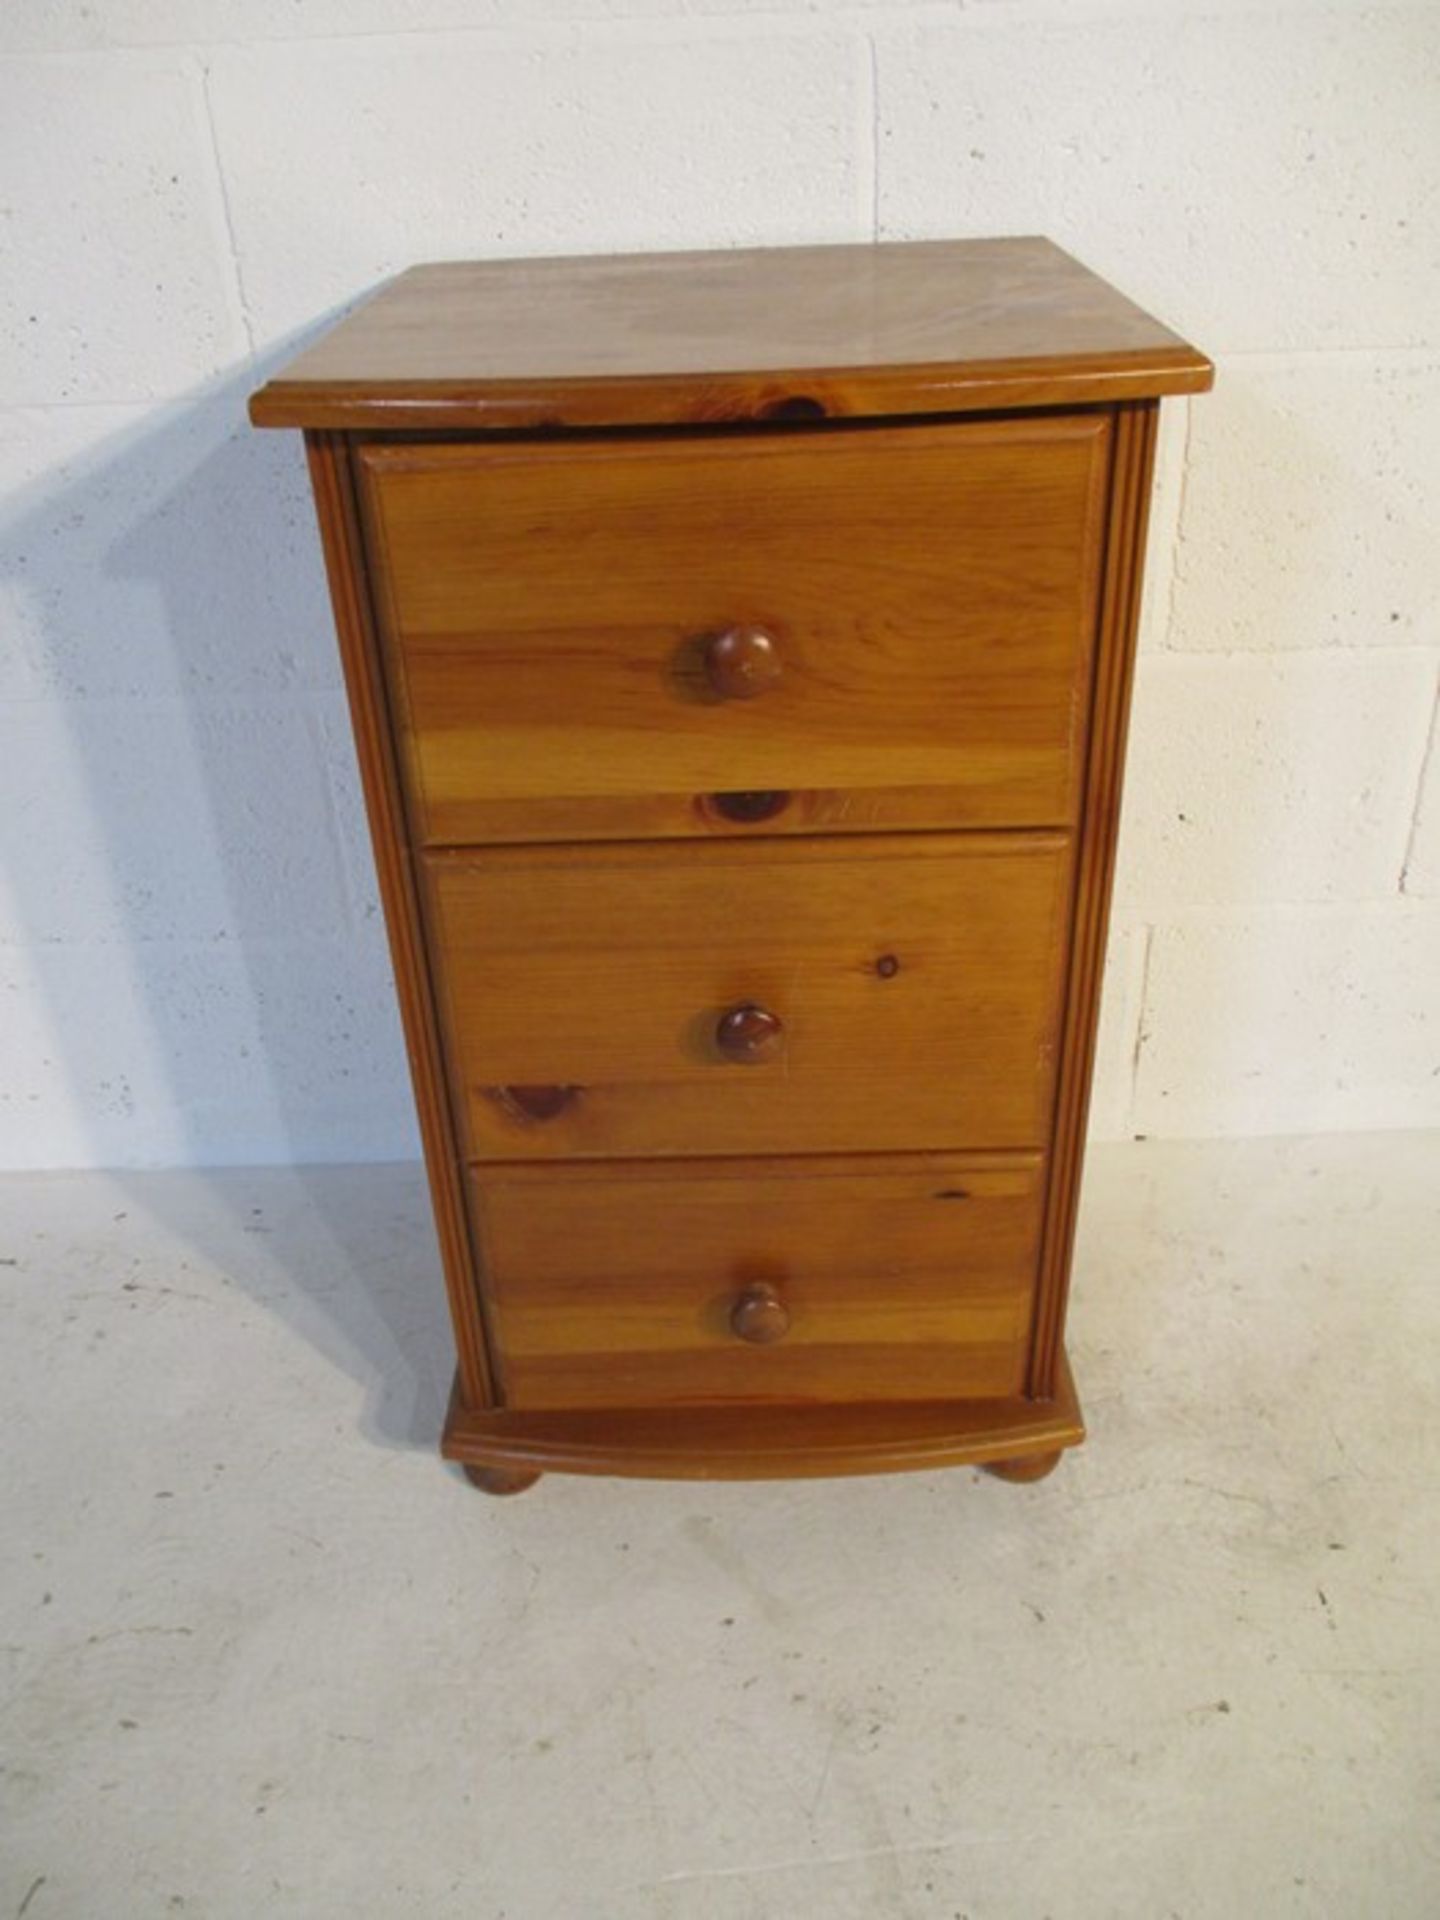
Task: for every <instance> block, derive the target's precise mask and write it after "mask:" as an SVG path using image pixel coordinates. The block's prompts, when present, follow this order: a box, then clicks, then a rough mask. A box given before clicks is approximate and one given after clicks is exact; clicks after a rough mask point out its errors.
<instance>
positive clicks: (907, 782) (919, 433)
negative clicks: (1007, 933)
mask: <svg viewBox="0 0 1440 1920" xmlns="http://www.w3.org/2000/svg"><path fill="white" fill-rule="evenodd" d="M1108 445H1109V418H1108V416H1107V415H1104V414H1052V415H1038V416H1029V417H1027V418H1024V419H1017V420H982V421H969V422H949V423H946V424H943V425H938V426H916V427H898V428H883V429H859V428H855V429H848V430H846V429H826V430H819V431H799V432H774V433H745V434H728V433H727V434H725V435H723V436H722V435H715V436H711V437H696V436H689V437H673V438H665V439H662V438H649V439H613V440H589V441H583V440H571V441H550V442H531V443H520V444H517V443H514V442H510V443H499V442H491V443H479V442H475V443H461V444H455V443H450V444H445V443H434V442H431V443H426V442H423V441H417V442H409V443H372V444H368V445H362V446H361V447H360V448H359V450H358V453H357V459H358V463H359V469H360V478H361V493H362V499H363V503H364V512H365V520H366V533H367V543H368V548H369V557H370V565H371V571H372V577H373V580H374V584H375V591H376V601H377V606H378V610H379V618H380V624H381V628H382V635H383V639H384V642H385V652H386V657H387V663H388V671H389V673H390V676H391V684H392V688H393V690H394V696H395V699H396V704H397V710H398V716H399V725H400V731H401V735H402V744H403V753H404V758H405V763H406V768H407V777H408V780H409V782H410V787H411V793H412V800H413V806H414V816H415V820H416V827H417V832H418V834H419V837H420V838H421V839H422V840H423V841H425V842H427V843H430V844H444V843H451V844H464V843H466V842H472V841H486V840H539V839H572V838H587V837H608V836H619V837H631V836H639V837H644V836H650V835H681V834H694V833H703V834H714V833H717V832H719V833H755V832H757V831H759V832H764V831H777V830H778V831H804V830H811V831H813V830H815V829H817V828H823V829H827V830H836V829H840V830H865V829H881V828H885V827H894V826H987V827H994V826H1049V825H1060V824H1064V823H1066V822H1068V821H1070V820H1071V819H1072V818H1073V816H1074V811H1075V799H1076V791H1077V778H1078V769H1077V749H1078V744H1079V740H1080V738H1081V735H1082V733H1083V715H1084V706H1085V700H1084V693H1085V689H1086V686H1087V684H1088V673H1089V663H1090V652H1091V643H1092V635H1093V628H1094V606H1095V596H1096V582H1097V579H1098V574H1099V552H1100V540H1101V531H1102V524H1103V517H1104V515H1103V506H1104V494H1105V477H1106V469H1107V459H1106V456H1107V452H1108Z"/></svg>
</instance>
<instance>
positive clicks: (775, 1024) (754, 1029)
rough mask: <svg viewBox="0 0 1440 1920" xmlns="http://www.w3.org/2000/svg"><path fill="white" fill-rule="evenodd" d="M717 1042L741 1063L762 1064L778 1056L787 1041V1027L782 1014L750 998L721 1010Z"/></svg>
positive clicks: (747, 1064)
mask: <svg viewBox="0 0 1440 1920" xmlns="http://www.w3.org/2000/svg"><path fill="white" fill-rule="evenodd" d="M715 1044H716V1046H717V1047H719V1049H720V1051H721V1053H723V1054H724V1056H725V1058H726V1059H727V1060H733V1061H734V1062H735V1064H736V1066H737V1067H756V1066H761V1065H763V1063H764V1062H765V1061H767V1060H774V1059H775V1058H776V1057H777V1056H778V1054H779V1052H780V1049H781V1048H782V1047H783V1046H784V1044H785V1028H784V1026H783V1025H782V1024H781V1021H780V1016H779V1015H778V1014H775V1013H771V1012H770V1010H769V1008H768V1007H757V1006H756V1005H755V1004H754V1003H753V1002H752V1001H747V1002H746V1003H745V1005H744V1006H740V1007H731V1009H730V1011H729V1012H728V1013H722V1014H721V1016H720V1021H719V1024H718V1025H717V1027H716V1028H715Z"/></svg>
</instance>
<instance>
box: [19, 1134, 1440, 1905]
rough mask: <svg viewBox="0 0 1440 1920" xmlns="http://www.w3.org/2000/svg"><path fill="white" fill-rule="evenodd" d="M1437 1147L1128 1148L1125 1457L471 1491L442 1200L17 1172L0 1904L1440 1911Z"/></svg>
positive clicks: (1123, 1163)
mask: <svg viewBox="0 0 1440 1920" xmlns="http://www.w3.org/2000/svg"><path fill="white" fill-rule="evenodd" d="M1437 1226H1440V1138H1437V1137H1436V1136H1429V1137H1417V1136H1403V1135H1385V1136H1370V1137H1367V1138H1360V1139H1338V1138H1329V1139H1323V1140H1318V1141H1304V1140H1290V1141H1265V1142H1254V1143H1249V1144H1216V1145H1174V1144H1168V1145H1158V1144H1151V1145H1135V1146H1127V1147H1115V1148H1106V1149H1103V1150H1098V1151H1096V1152H1095V1153H1093V1154H1092V1158H1091V1169H1090V1179H1089V1184H1088V1187H1087V1192H1086V1201H1085V1209H1084V1218H1083V1228H1082V1243H1081V1247H1080V1252H1079V1259H1078V1271H1077V1282H1076V1292H1075V1299H1074V1303H1073V1310H1072V1322H1071V1331H1072V1338H1071V1350H1072V1354H1073V1357H1074V1359H1075V1363H1076V1370H1077V1373H1078V1376H1079V1380H1080V1385H1081V1391H1082V1394H1083V1395H1084V1397H1085V1401H1086V1407H1087V1412H1088V1415H1089V1418H1090V1424H1091V1440H1090V1443H1089V1445H1088V1446H1087V1447H1086V1448H1085V1449H1083V1450H1082V1451H1081V1452H1080V1453H1079V1454H1076V1455H1074V1456H1072V1457H1071V1458H1070V1459H1069V1460H1068V1461H1067V1462H1066V1464H1065V1465H1063V1466H1062V1468H1061V1469H1060V1471H1059V1472H1058V1473H1057V1474H1056V1475H1055V1476H1054V1477H1053V1478H1052V1479H1050V1480H1048V1481H1045V1482H1043V1483H1041V1484H1040V1485H1038V1486H1034V1487H1012V1486H1005V1485H1002V1484H1000V1483H999V1482H996V1481H992V1480H988V1479H982V1478H981V1477H979V1476H977V1475H976V1474H974V1473H973V1472H971V1471H969V1470H961V1471H953V1472H950V1473H936V1474H927V1475H922V1476H905V1477H899V1478H895V1479H873V1480H835V1481H811V1482H799V1483H791V1484H763V1485H756V1486H737V1485H714V1486H707V1485H687V1484H663V1483H655V1482H625V1481H618V1480H580V1479H574V1480H569V1479H559V1478H551V1479H547V1480H544V1481H542V1482H541V1483H540V1485H539V1486H538V1487H537V1488H536V1489H535V1490H534V1491H533V1492H531V1493H528V1494H526V1495H524V1496H523V1497H522V1498H520V1499H518V1500H512V1501H496V1500H490V1499H487V1498H485V1497H484V1496H483V1495H481V1494H478V1493H475V1492H473V1491H472V1490H471V1489H470V1488H469V1486H468V1485H467V1484H466V1483H465V1482H464V1481H463V1480H462V1479H461V1478H460V1477H459V1476H458V1475H457V1474H456V1473H455V1471H454V1470H453V1469H451V1468H447V1467H444V1466H442V1465H441V1464H440V1463H439V1462H438V1460H437V1459H436V1458H435V1457H434V1455H433V1453H432V1450H431V1448H432V1441H433V1438H434V1434H435V1432H436V1429H437V1426H438V1422H439V1419H440V1415H441V1411H442V1407H443V1403H444V1398H445V1394H446V1391H447V1386H448V1377H449V1365H450V1362H449V1348H448V1335H447V1330H446V1326H445V1322H444V1316H443V1309H442V1305H441V1296H440V1287H439V1283H438V1279H437V1277H436V1273H435V1266H434V1255H433V1251H432V1245H431V1241H430V1237H429V1233H428V1229H427V1226H426V1213H425V1201H424V1194H423V1188H422V1183H421V1180H420V1177H419V1175H418V1172H417V1170H416V1169H414V1168H412V1167H382V1168H373V1167H371V1168H363V1169H351V1168H341V1169H327V1170H320V1169H311V1170H284V1171H261V1172H255V1171H243V1172H230V1173H205V1174H193V1173H192V1174H182V1173H167V1174H146V1175H124V1176H118V1175H117V1176H101V1175H46V1176H33V1177H32V1176H24V1177H10V1178H8V1179H7V1180H5V1181H4V1182H3V1183H0V1311H3V1322H0V1324H3V1343H0V1409H3V1421H4V1450H3V1466H0V1473H3V1486H4V1523H3V1576H0V1641H3V1661H0V1675H3V1687H4V1693H3V1712H0V1758H3V1766H4V1776H3V1782H0V1786H3V1802H0V1831H3V1838H0V1853H3V1861H0V1920H11V1917H12V1916H16V1917H17V1920H18V1916H20V1915H22V1914H24V1915H27V1916H28V1920H55V1916H64V1920H77V1917H78V1920H91V1917H92V1916H104V1917H105V1920H115V1917H116V1916H131V1915H143V1916H148V1915H163V1916H172V1915H183V1916H186V1920H196V1917H197V1916H207V1917H209V1916H214V1917H215V1920H220V1917H221V1916H223V1917H224V1920H230V1917H231V1916H234V1920H242V1917H243V1920H254V1916H256V1915H266V1916H271V1915H274V1916H290V1915H297V1916H300V1915H303V1916H306V1920H311V1917H312V1916H322V1917H328V1916H331V1915H337V1916H338V1915H345V1916H358V1917H359V1920H364V1917H365V1916H386V1917H388V1916H392V1915H394V1916H401V1915H406V1916H409V1915H424V1916H427V1920H429V1917H430V1916H439V1917H441V1920H448V1916H457V1920H458V1916H465V1920H592V1917H593V1920H641V1917H643V1920H671V1917H672V1916H673V1917H677V1920H742V1917H744V1920H749V1917H751V1916H779V1917H783V1920H791V1917H792V1916H793V1917H795V1920H801V1917H808V1916H817V1917H819V1916H823V1917H824V1920H851V1916H854V1920H862V1917H863V1920H877V1917H884V1920H888V1917H889V1916H912V1915H913V1916H917V1917H923V1920H955V1916H965V1920H1043V1917H1044V1916H1048V1917H1049V1920H1091V1916H1100V1915H1115V1916H1124V1917H1125V1920H1130V1916H1145V1917H1146V1920H1148V1917H1149V1916H1156V1917H1157V1920H1164V1917H1165V1916H1172V1915H1174V1916H1183V1920H1202V1917H1206V1916H1212V1915H1213V1916H1222V1917H1223V1920H1250V1916H1264V1917H1265V1920H1273V1917H1275V1916H1286V1915H1326V1916H1331V1915H1343V1916H1346V1917H1347V1920H1350V1917H1351V1916H1364V1917H1365V1920H1381V1917H1384V1920H1394V1917H1395V1916H1411V1915H1415V1916H1419V1915H1425V1916H1431V1915H1434V1914H1436V1913H1437V1912H1440V1806H1437V1793H1440V1740H1437V1716H1436V1708H1437V1701H1440V1671H1437V1670H1440V1618H1437V1616H1440V1599H1437V1593H1440V1499H1437V1494H1440V1408H1437V1391H1436V1380H1437V1360H1440V1344H1437V1335H1440V1287H1437V1274H1436V1249H1437V1240H1440V1235H1437Z"/></svg>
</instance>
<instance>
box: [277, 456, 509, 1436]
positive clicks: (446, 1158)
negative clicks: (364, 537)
mask: <svg viewBox="0 0 1440 1920" xmlns="http://www.w3.org/2000/svg"><path fill="white" fill-rule="evenodd" d="M306 454H307V458H308V460H309V465H310V483H311V488H312V490H313V492H314V496H315V509H316V514H317V516H318V519H319V523H320V537H321V543H322V545H323V547H324V552H325V568H326V573H327V576H328V579H329V584H330V598H331V605H332V608H333V611H334V615H335V628H336V632H337V634H338V636H339V641H340V658H341V662H342V665H343V667H344V672H345V687H346V692H347V695H348V697H349V702H350V720H351V726H352V727H353V729H354V734H355V744H356V748H357V751H358V754H359V759H360V779H361V785H362V787H363V790H364V794H365V808H366V813H367V815H368V817H369V822H370V836H371V842H372V845H373V847H374V851H375V867H376V874H377V877H378V880H379V884H380V897H381V900H382V902H383V904H384V909H385V925H386V928H387V930H388V932H389V936H390V958H391V963H392V965H393V966H394V969H395V985H396V990H397V993H398V995H399V1001H400V1015H401V1024H402V1026H403V1028H404V1032H405V1046H406V1051H407V1053H408V1055H409V1060H410V1075H411V1080H412V1083H413V1085H414V1088H415V1104H416V1109H417V1112H418V1115H419V1121H420V1134H421V1139H422V1141H423V1143H424V1148H425V1165H426V1170H427V1172H428V1174H429V1177H430V1198H431V1203H432V1205H433V1207H434V1211H435V1224H436V1229H437V1232H438V1234H439V1239H440V1258H441V1264H442V1266H443V1268H444V1272H445V1284H446V1290H447V1292H448V1294H449V1299H450V1314H451V1319H452V1321H453V1323H454V1327H455V1343H456V1349H457V1354H458V1360H459V1374H458V1379H459V1383H460V1390H461V1393H462V1394H463V1397H464V1402H465V1404H466V1405H467V1406H471V1407H483V1406H489V1405H490V1404H491V1402H492V1400H493V1397H494V1396H493V1392H492V1387H491V1377H490V1365H489V1358H488V1353H487V1348H486V1341H485V1331H484V1327H483V1325H482V1323H481V1317H480V1305H479V1291H478V1288H477V1286H476V1282H475V1265H474V1257H473V1252H472V1248H471V1244H470V1228H469V1218H468V1214H467V1210H466V1205H465V1196H464V1192H463V1188H462V1184H461V1172H460V1166H459V1155H458V1153H457V1151H456V1143H455V1132H454V1125H453V1121H452V1119H451V1115H450V1110H449V1104H448V1096H447V1093H446V1080H445V1068H444V1063H443V1057H442V1054H441V1047H440V1035H439V1028H438V1025H437V1022H436V1018H435V1003H434V996H433V994H432V992H431V986H430V972H429V961H428V957H427V954H426V950H425V939H424V934H423V931H422V928H421V922H420V906H419V901H418V899H417V897H416V893H415V883H414V877H413V874H412V872H411V868H410V863H409V859H408V857H407V853H406V845H407V837H408V836H407V833H406V826H405V817H404V808H403V802H402V798H401V793H400V781H399V774H398V770H397V767H396V763H395V743H394V731H393V727H392V724H391V719H390V714H389V711H388V708H387V704H386V695H385V686H384V680H383V676H382V673H381V670H380V662H379V659H378V657H377V653H376V649H375V639H374V632H373V629H372V627H371V623H370V610H369V602H368V599H367V597H366V593H365V574H364V566H363V562H362V560H361V554H360V541H359V531H358V526H357V521H356V512H355V500H354V490H353V485H352V479H351V474H350V469H349V463H348V450H347V448H346V445H345V442H344V441H343V440H342V439H337V438H336V437H335V436H334V435H331V434H307V435H306Z"/></svg>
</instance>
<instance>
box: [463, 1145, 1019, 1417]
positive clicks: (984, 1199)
mask: <svg viewBox="0 0 1440 1920" xmlns="http://www.w3.org/2000/svg"><path fill="white" fill-rule="evenodd" d="M1039 1164H1040V1163H1039V1158H1038V1156H1036V1155H1031V1156H1028V1157H1025V1156H1017V1157H1015V1158H1012V1159H1009V1160H1005V1159H1001V1158H997V1157H993V1156H992V1157H990V1158H987V1159H978V1158H970V1157H961V1156H953V1157H927V1158H924V1159H920V1160H906V1161H894V1160H890V1159H874V1158H866V1159H849V1160H826V1161H813V1160H802V1161H794V1160H777V1159H768V1160H755V1161H751V1160H731V1161H700V1162H696V1163H694V1164H691V1165H688V1166H686V1167H685V1168H684V1169H683V1170H682V1169H680V1168H678V1167H675V1166H668V1167H663V1168H662V1167H656V1166H633V1167H615V1166H599V1167H566V1168H564V1169H559V1168H537V1167H516V1168H511V1169H506V1170H501V1169H499V1168H493V1167H492V1168H488V1169H486V1170H485V1171H484V1174H483V1177H477V1180H476V1197H477V1209H478V1217H479V1219H480V1222H481V1237H482V1244H483V1246H484V1257H485V1271H486V1285H487V1289H488V1295H489V1305H490V1315H491V1319H492V1322H493V1325H494V1329H495V1337H496V1343H497V1357H498V1360H499V1365H500V1369H501V1373H502V1378H503V1386H504V1400H505V1404H506V1406H508V1407H511V1408H514V1409H517V1410H518V1409H521V1408H535V1407H545V1408H559V1407H586V1406H612V1407H613V1406H632V1407H640V1406H653V1405H657V1404H664V1403H669V1402H687V1401H688V1402H694V1401H706V1400H709V1401H730V1402H735V1403H740V1402H746V1401H749V1402H757V1403H758V1402H762V1401H775V1400H779V1401H792V1402H793V1401H797V1400H826V1401H831V1402H835V1401H846V1400H851V1401H856V1400H860V1401H863V1400H940V1399H966V1398H972V1397H976V1398H978V1397H983V1396H1002V1397H1003V1396H1005V1395H1009V1394H1013V1393H1015V1392H1018V1391H1019V1388H1020V1382H1021V1376H1022V1374H1023V1371H1024V1364H1025V1354H1026V1345H1027V1336H1028V1332H1029V1323H1030V1308H1031V1300H1032V1289H1033V1284H1034V1275H1035V1257H1036V1251H1037V1247H1038V1236H1039V1222H1040V1198H1041V1181H1040V1177H1039ZM757 1285H759V1286H768V1287H770V1288H772V1289H774V1291H775V1292H776V1293H777V1294H778V1295H779V1297H780V1298H781V1299H782V1300H783V1302H784V1306H785V1308H786V1310H787V1313H788V1316H789V1323H790V1324H789V1330H788V1332H787V1333H786V1335H785V1337H784V1339H783V1340H777V1341H776V1342H775V1343H774V1344H772V1345H767V1346H764V1347H763V1348H757V1347H754V1346H751V1345H749V1344H747V1343H746V1342H745V1341H744V1340H740V1339H737V1338H736V1337H735V1333H734V1331H733V1328H732V1325H731V1316H732V1314H733V1313H734V1311H735V1308H736V1306H737V1304H738V1303H739V1301H740V1298H741V1296H742V1295H743V1294H744V1293H745V1292H746V1291H747V1289H749V1288H751V1287H753V1286H757Z"/></svg>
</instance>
